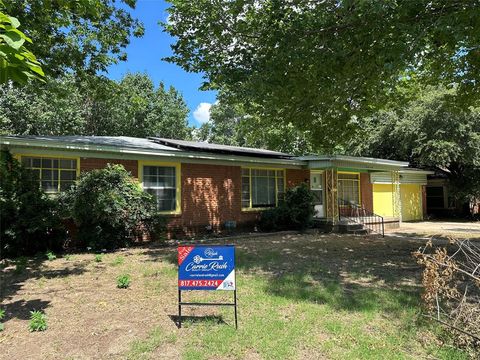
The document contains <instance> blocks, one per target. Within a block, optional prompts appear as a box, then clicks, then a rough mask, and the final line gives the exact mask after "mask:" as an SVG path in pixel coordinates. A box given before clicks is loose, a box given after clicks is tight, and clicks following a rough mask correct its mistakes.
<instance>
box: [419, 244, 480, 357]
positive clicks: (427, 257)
mask: <svg viewBox="0 0 480 360" xmlns="http://www.w3.org/2000/svg"><path fill="white" fill-rule="evenodd" d="M413 255H414V257H415V258H416V259H417V262H418V263H419V264H420V265H422V266H423V267H424V271H423V278H422V283H423V286H424V293H423V295H422V298H423V300H424V302H425V307H426V311H427V316H429V317H431V318H433V319H435V320H437V321H438V322H440V323H441V324H442V325H444V326H445V327H446V328H447V329H448V330H450V331H451V332H452V333H453V335H454V339H455V342H456V344H457V345H459V346H467V347H470V348H473V349H476V351H477V355H478V354H480V277H479V276H478V274H477V270H478V269H479V268H480V249H479V248H478V246H477V245H476V244H475V243H473V242H472V241H470V240H468V239H465V240H455V239H450V244H449V248H447V247H435V246H433V242H432V240H430V241H429V242H428V243H427V245H426V246H425V247H424V248H423V249H420V250H419V251H417V252H415V253H414V254H413Z"/></svg>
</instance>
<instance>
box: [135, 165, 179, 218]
mask: <svg viewBox="0 0 480 360" xmlns="http://www.w3.org/2000/svg"><path fill="white" fill-rule="evenodd" d="M176 169H177V168H176V167H175V166H153V165H145V166H143V189H144V190H145V191H146V192H148V193H149V194H152V195H153V197H154V198H155V199H156V201H157V209H158V210H160V211H176V210H177V171H176Z"/></svg>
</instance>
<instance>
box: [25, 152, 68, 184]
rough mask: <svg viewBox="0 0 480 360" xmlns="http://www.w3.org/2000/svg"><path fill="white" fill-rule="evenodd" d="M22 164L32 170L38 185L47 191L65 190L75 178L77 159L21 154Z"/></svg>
mask: <svg viewBox="0 0 480 360" xmlns="http://www.w3.org/2000/svg"><path fill="white" fill-rule="evenodd" d="M22 165H23V166H24V167H26V168H27V169H30V170H32V173H33V175H34V177H35V179H36V181H38V182H39V185H40V187H41V188H42V189H43V190H44V191H45V192H47V193H56V192H59V191H63V190H67V189H69V188H70V186H72V185H73V184H74V182H75V180H76V179H77V160H76V159H63V158H62V159H60V158H47V157H36V156H22Z"/></svg>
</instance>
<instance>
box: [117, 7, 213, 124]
mask: <svg viewBox="0 0 480 360" xmlns="http://www.w3.org/2000/svg"><path fill="white" fill-rule="evenodd" d="M168 6H169V5H168V4H167V3H166V2H165V1H163V0H138V1H137V6H136V8H135V10H133V11H131V13H132V15H133V16H134V17H135V18H137V19H139V20H140V21H141V22H143V25H144V26H145V35H144V36H143V37H141V38H133V37H132V39H131V41H130V44H129V46H128V47H127V48H126V51H127V57H128V60H127V61H126V62H119V63H118V64H115V65H112V66H110V68H109V69H108V75H107V76H108V77H109V78H111V79H114V80H119V79H121V78H122V77H123V75H125V74H127V73H128V72H142V73H147V74H148V75H150V77H151V78H152V79H153V81H154V83H155V86H158V84H159V83H160V82H161V81H163V82H164V84H165V85H166V86H167V87H168V86H170V85H172V86H173V87H175V88H176V89H177V90H179V91H180V92H181V93H182V95H183V97H184V99H185V101H186V102H187V105H188V107H189V109H190V114H189V119H188V120H189V124H190V125H193V126H197V127H198V126H199V125H201V124H202V123H204V122H206V121H208V119H209V116H210V113H209V110H210V106H211V105H212V104H213V103H214V102H215V99H216V92H215V91H200V90H199V87H200V85H201V84H202V82H203V80H202V75H201V74H194V73H187V72H185V71H184V70H182V69H181V68H180V67H179V66H177V65H175V64H172V63H168V62H166V61H164V60H162V58H164V57H166V56H170V55H172V50H171V48H170V44H172V43H174V38H172V37H171V36H170V35H168V34H167V33H165V32H163V31H162V27H161V26H160V25H159V24H158V21H165V20H166V19H167V16H168V13H167V11H166V9H167V7H168Z"/></svg>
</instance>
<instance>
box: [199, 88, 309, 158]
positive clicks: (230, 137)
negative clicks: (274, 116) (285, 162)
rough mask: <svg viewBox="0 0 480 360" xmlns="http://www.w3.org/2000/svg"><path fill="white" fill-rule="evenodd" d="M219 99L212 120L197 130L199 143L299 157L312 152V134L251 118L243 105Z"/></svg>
mask: <svg viewBox="0 0 480 360" xmlns="http://www.w3.org/2000/svg"><path fill="white" fill-rule="evenodd" d="M219 97H220V101H219V102H217V103H215V104H213V106H212V107H211V109H210V120H209V121H208V122H206V123H204V124H202V126H201V127H200V128H199V129H198V130H196V131H195V133H194V137H195V139H196V140H198V141H207V142H211V143H216V144H224V145H233V146H247V147H255V148H265V149H269V150H276V151H281V152H286V153H290V154H296V155H304V154H307V153H310V152H312V147H311V144H310V142H311V139H310V137H309V134H310V133H309V132H308V131H305V132H300V131H298V130H297V129H295V127H294V126H293V124H291V123H288V124H279V123H277V122H272V123H267V119H260V118H259V117H258V116H252V115H248V114H247V113H246V112H245V110H244V107H243V106H241V105H240V104H230V103H228V102H227V100H226V99H225V100H224V96H223V95H222V94H220V95H219ZM259 129H261V131H259Z"/></svg>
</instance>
